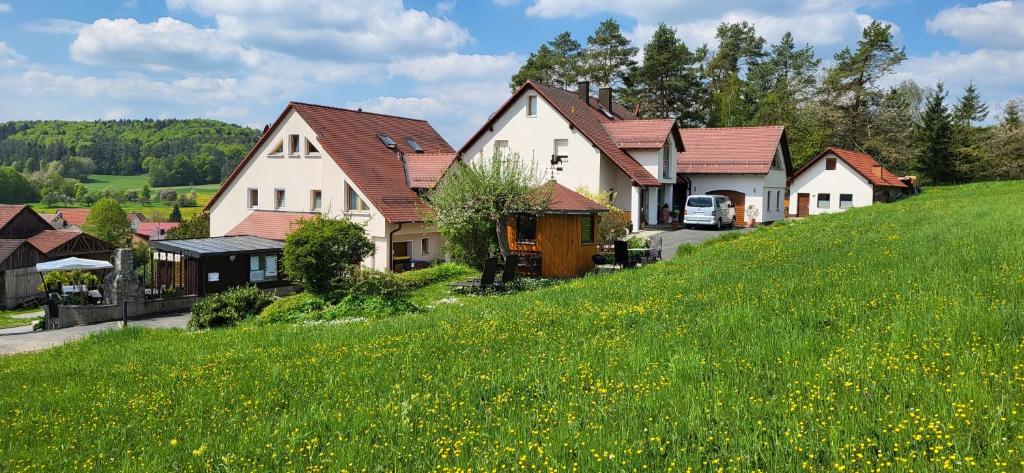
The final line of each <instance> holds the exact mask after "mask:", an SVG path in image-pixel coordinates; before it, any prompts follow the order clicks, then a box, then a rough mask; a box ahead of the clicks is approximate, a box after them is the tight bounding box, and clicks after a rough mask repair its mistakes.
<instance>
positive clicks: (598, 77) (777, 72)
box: [509, 19, 1024, 183]
mask: <svg viewBox="0 0 1024 473" xmlns="http://www.w3.org/2000/svg"><path fill="white" fill-rule="evenodd" d="M716 39H717V40H718V46H717V49H711V48H710V47H708V45H706V44H705V45H701V46H699V47H696V48H691V47H689V46H688V45H687V44H686V43H685V42H684V41H683V40H682V39H680V38H679V36H678V35H677V33H676V30H675V29H673V28H671V27H669V26H667V25H665V24H661V25H660V26H659V27H658V28H657V30H655V32H654V33H653V35H652V37H651V39H650V41H649V42H647V43H646V44H645V45H644V46H643V48H642V49H641V48H639V47H637V46H634V45H633V44H632V42H631V41H630V40H629V38H627V37H626V36H625V35H624V34H623V33H622V31H621V28H620V26H619V24H618V23H617V22H616V21H615V20H614V19H608V20H605V21H603V22H602V23H601V24H600V25H599V26H598V27H597V28H596V30H595V31H594V33H593V34H592V35H590V36H588V37H587V38H586V41H585V42H582V43H581V42H580V41H578V40H577V39H575V38H573V36H572V34H571V33H570V32H564V33H561V34H559V35H557V36H556V37H555V38H553V39H552V40H551V41H549V42H547V43H545V44H542V45H541V46H540V47H539V48H538V49H537V51H536V52H534V53H532V54H531V55H530V57H529V58H528V59H527V61H526V62H525V64H523V66H522V67H521V68H520V70H519V71H518V72H517V73H516V74H515V75H514V76H513V77H512V78H511V81H510V84H509V85H510V87H511V88H512V89H513V90H515V89H517V88H518V87H519V86H521V85H522V84H523V83H524V82H526V81H527V80H534V81H538V82H541V83H544V84H548V85H552V86H555V87H562V88H566V89H574V88H575V87H576V84H577V81H579V80H589V81H590V82H591V85H592V86H601V87H611V88H613V89H614V91H615V96H616V100H617V101H620V102H622V103H623V104H624V105H626V106H627V107H628V108H629V109H630V110H636V111H637V112H638V115H639V116H640V117H641V118H674V119H676V120H677V121H678V122H679V124H680V125H681V126H684V127H727V126H758V125H784V126H785V127H786V130H787V137H788V139H789V144H790V152H791V154H792V157H793V164H794V165H795V166H797V167H799V166H800V165H801V164H803V163H805V162H807V161H808V160H810V159H811V158H813V157H814V156H815V155H817V154H818V153H819V152H821V151H822V150H823V149H825V148H827V147H830V146H838V147H843V148H848V149H853V150H857V151H863V152H867V153H869V154H871V155H873V156H875V158H876V159H878V160H879V161H880V162H881V163H882V164H883V165H885V166H886V167H888V168H890V169H891V170H893V172H896V173H897V174H900V175H904V174H918V175H920V176H922V177H923V178H924V179H925V180H926V181H927V182H930V183H957V182H969V181H974V180H993V179H1024V125H1022V119H1021V116H1022V115H1024V99H1022V98H1015V99H1011V100H1008V101H1006V103H1005V105H1004V106H1003V107H1002V109H1001V110H990V109H989V105H988V104H987V103H986V102H985V100H984V97H983V93H982V92H983V91H980V90H978V88H977V87H976V86H975V84H973V83H970V84H968V85H967V87H966V88H965V90H963V91H962V92H961V93H960V94H959V95H958V97H959V98H958V99H957V100H956V101H953V100H951V99H950V97H949V92H948V91H947V90H946V88H945V86H944V85H943V84H942V83H939V84H925V85H922V84H918V83H916V82H915V81H913V80H905V81H902V82H899V83H896V84H895V85H892V84H893V83H895V82H896V81H895V80H894V79H893V78H894V74H895V71H896V69H897V67H898V66H899V65H900V64H902V63H903V62H904V61H906V59H907V55H906V52H905V51H904V48H902V47H900V46H899V45H897V44H896V39H895V37H894V35H893V31H892V26H891V25H888V24H883V23H880V22H873V23H871V24H869V25H868V26H866V27H865V28H864V29H863V31H862V36H861V38H860V39H859V40H858V41H857V43H856V44H854V45H851V46H849V47H846V48H843V49H841V50H840V51H839V52H837V53H836V54H835V55H834V57H833V58H832V60H831V61H830V62H824V61H823V60H822V58H820V57H817V56H816V53H815V49H814V46H813V45H811V44H803V45H799V44H797V43H796V41H795V40H794V38H793V35H792V34H790V33H786V34H785V35H783V36H782V37H781V38H780V39H779V41H778V42H777V43H775V44H768V43H767V41H766V40H765V39H764V38H763V37H761V36H760V35H758V33H757V30H756V29H755V27H754V26H753V25H752V24H750V23H748V22H745V21H744V22H739V23H722V24H721V25H719V26H718V29H717V34H716ZM638 59H639V60H638ZM958 92H960V91H958ZM992 119H995V120H992Z"/></svg>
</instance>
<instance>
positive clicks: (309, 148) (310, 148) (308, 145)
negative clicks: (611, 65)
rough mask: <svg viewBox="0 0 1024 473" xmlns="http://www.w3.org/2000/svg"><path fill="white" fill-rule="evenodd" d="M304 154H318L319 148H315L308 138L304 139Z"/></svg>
mask: <svg viewBox="0 0 1024 473" xmlns="http://www.w3.org/2000/svg"><path fill="white" fill-rule="evenodd" d="M306 154H312V155H319V154H320V148H317V147H316V145H314V144H313V142H312V141H310V140H309V138H307V139H306Z"/></svg>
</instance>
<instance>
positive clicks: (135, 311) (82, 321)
mask: <svg viewBox="0 0 1024 473" xmlns="http://www.w3.org/2000/svg"><path fill="white" fill-rule="evenodd" d="M199 299H200V298H199V297H197V296H184V297H177V298H174V299H153V300H147V301H136V302H129V303H128V318H129V319H133V318H142V317H147V316H151V315H159V314H169V313H176V312H188V311H189V310H191V308H192V304H194V303H196V302H198V301H199ZM121 312H122V309H121V305H120V304H102V305H61V306H58V307H57V317H56V318H54V317H51V316H50V314H49V309H47V314H46V328H47V329H54V328H64V327H71V326H74V325H89V324H97V323H101V322H113V321H118V320H121V317H122V314H121Z"/></svg>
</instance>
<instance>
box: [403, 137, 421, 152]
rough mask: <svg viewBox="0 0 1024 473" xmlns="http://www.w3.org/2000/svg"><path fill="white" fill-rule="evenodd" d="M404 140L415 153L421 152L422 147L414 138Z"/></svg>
mask: <svg viewBox="0 0 1024 473" xmlns="http://www.w3.org/2000/svg"><path fill="white" fill-rule="evenodd" d="M405 142H406V143H409V147H410V148H412V150H413V151H415V152H417V153H422V152H423V148H421V147H420V144H419V143H417V142H416V140H415V139H414V138H406V139H405Z"/></svg>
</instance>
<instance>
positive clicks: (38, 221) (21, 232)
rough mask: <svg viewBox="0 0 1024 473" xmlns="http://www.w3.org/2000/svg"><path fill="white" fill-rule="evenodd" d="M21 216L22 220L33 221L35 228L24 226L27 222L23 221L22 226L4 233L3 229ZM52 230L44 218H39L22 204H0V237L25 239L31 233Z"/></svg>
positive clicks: (33, 211)
mask: <svg viewBox="0 0 1024 473" xmlns="http://www.w3.org/2000/svg"><path fill="white" fill-rule="evenodd" d="M19 216H22V217H21V218H22V219H29V220H35V225H34V227H35V228H32V227H33V226H30V225H26V224H28V223H29V222H27V221H23V222H22V225H21V226H19V227H17V228H15V227H12V228H10V229H7V230H8V231H4V230H5V228H6V227H7V226H8V225H10V224H11V222H14V221H15V220H17V219H18V218H19ZM50 228H53V227H51V226H50V222H48V221H46V219H45V218H43V217H41V216H40V215H39V214H38V213H36V211H35V210H33V209H32V208H31V207H29V206H27V205H24V204H15V205H8V204H0V235H5V236H6V237H8V238H27V237H29V236H32V232H36V231H38V230H42V229H50Z"/></svg>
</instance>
